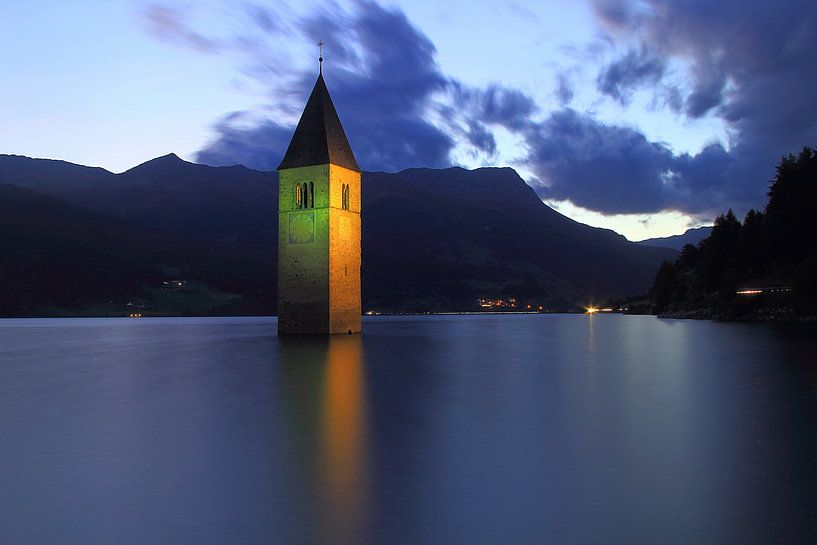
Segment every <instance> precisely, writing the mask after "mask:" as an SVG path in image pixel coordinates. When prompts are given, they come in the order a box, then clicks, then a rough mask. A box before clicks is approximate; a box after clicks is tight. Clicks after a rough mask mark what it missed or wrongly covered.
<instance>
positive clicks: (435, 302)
mask: <svg viewBox="0 0 817 545" xmlns="http://www.w3.org/2000/svg"><path fill="white" fill-rule="evenodd" d="M0 183H3V184H11V185H14V186H20V187H23V188H26V189H29V190H32V191H35V192H37V193H40V194H42V195H36V194H34V193H28V198H29V199H30V201H27V202H24V203H21V204H19V208H20V209H21V210H22V211H25V210H26V209H27V208H30V207H32V206H34V203H33V201H36V200H37V198H41V199H46V198H48V197H46V195H47V196H50V197H51V198H52V199H53V198H59V199H62V200H61V201H55V200H52V201H49V202H50V206H54V207H57V208H60V210H62V212H61V213H59V214H56V215H55V216H54V219H53V220H52V221H46V220H45V219H44V220H43V227H42V230H41V231H38V233H39V235H40V237H39V238H35V239H31V240H29V241H27V242H26V243H25V244H24V246H25V245H26V244H27V245H29V246H30V247H35V248H36V247H41V248H43V252H44V255H47V254H48V253H49V252H52V251H55V249H54V245H53V244H51V243H50V240H51V238H50V235H49V233H50V232H52V231H53V232H55V233H56V232H59V231H66V230H68V231H71V230H75V229H78V228H77V227H76V226H75V225H74V223H72V222H73V221H75V220H76V221H79V220H80V218H82V221H84V222H87V223H88V224H89V226H88V228H87V229H85V230H82V229H78V230H77V238H78V239H82V240H83V242H82V244H83V247H84V248H94V244H95V242H94V241H95V240H97V239H98V235H97V234H93V233H99V232H106V233H108V235H107V236H114V235H113V234H112V233H111V232H112V231H113V232H118V233H119V234H121V235H122V236H127V237H128V240H130V241H131V242H132V244H125V243H124V242H121V243H113V242H111V244H110V252H114V253H115V250H116V248H119V249H120V251H121V253H122V255H121V256H118V257H116V259H113V258H112V261H111V262H116V263H122V264H128V263H134V262H135V261H138V262H139V263H146V264H147V265H146V267H148V268H149V267H156V268H157V269H159V268H161V267H165V270H166V268H167V266H169V265H172V266H174V267H176V268H181V269H183V270H184V271H185V274H186V275H187V277H189V278H190V279H193V280H198V281H201V282H205V283H207V284H210V285H213V286H215V287H217V288H219V289H224V290H226V291H232V292H234V293H239V294H242V295H243V296H244V301H243V302H242V303H241V305H243V307H241V305H239V307H241V308H236V312H239V311H245V310H247V309H254V311H260V310H259V309H261V310H264V309H266V311H269V312H271V311H273V310H274V308H272V306H270V304H271V301H274V292H275V278H276V276H275V275H276V263H275V262H276V259H277V249H276V244H277V221H276V210H277V196H278V194H277V173H275V172H258V171H253V170H250V169H247V168H245V167H242V166H233V167H209V166H204V165H197V164H192V163H188V162H185V161H183V160H181V159H179V158H178V157H176V156H175V155H172V154H171V155H167V156H164V157H159V158H157V159H154V160H152V161H148V162H147V163H144V164H142V165H139V166H137V167H135V168H133V169H131V170H129V171H127V172H124V173H122V174H113V173H110V172H108V171H105V170H104V169H98V168H89V167H81V166H78V165H72V164H70V163H65V162H61V161H50V160H42V159H28V158H23V157H16V156H2V155H0ZM66 201H67V202H66ZM9 202H11V201H9ZM44 202H45V201H44ZM69 203H70V204H69ZM66 206H72V208H71V209H70V211H67V209H66V208H65V207H66ZM43 215H44V216H48V213H46V212H43ZM72 218H74V219H72ZM69 220H70V221H69ZM15 221H17V222H20V225H21V228H22V227H24V226H25V224H26V223H32V222H37V221H39V219H38V218H37V217H36V215H26V214H19V215H17V216H14V218H10V219H9V220H8V221H7V224H8V228H9V230H10V232H14V229H15V228H14V225H13V224H14V222H15ZM112 222H113V223H112ZM91 224H93V225H95V226H96V229H97V231H93V230H92V229H91V228H90V227H91V226H92V225H91ZM55 236H56V235H55ZM140 240H144V241H149V244H148V248H145V247H144V246H139V245H138V244H137V242H140ZM77 243H79V241H77ZM134 245H135V246H134ZM105 248H106V249H105V251H108V250H107V247H105ZM161 250H165V251H164V253H162V251H161ZM100 251H102V249H100ZM145 251H149V255H145V254H144V252H145ZM150 252H152V253H150ZM175 254H178V255H175ZM675 255H677V254H676V253H675V252H673V251H672V250H668V249H663V248H652V247H647V246H641V245H638V244H635V243H631V242H628V241H627V240H626V239H625V238H624V237H622V236H620V235H617V234H616V233H614V232H612V231H609V230H605V229H597V228H592V227H589V226H586V225H583V224H580V223H577V222H575V221H573V220H570V219H568V218H567V217H565V216H562V215H561V214H559V213H557V212H556V211H554V210H552V209H551V208H549V207H547V206H546V205H545V204H544V203H542V201H541V200H540V199H539V198H538V197H537V196H536V195H535V193H534V192H533V190H532V189H531V188H530V187H529V186H527V185H526V184H525V183H524V181H523V180H522V179H521V178H520V177H519V176H518V175H517V174H516V172H514V171H513V170H512V169H509V168H484V169H477V170H474V171H468V170H464V169H461V168H451V169H445V170H431V169H409V170H406V171H403V172H400V173H396V174H389V173H364V178H363V297H364V307H365V308H374V309H378V310H384V311H395V310H450V309H466V308H471V307H472V305H473V302H474V300H475V299H476V298H478V297H495V296H506V297H517V298H519V299H524V300H529V301H530V302H532V303H536V304H543V305H548V306H550V307H568V306H572V305H574V304H575V303H577V302H579V301H586V300H587V299H591V298H592V299H599V298H603V297H608V296H622V295H627V294H637V293H641V292H644V291H645V290H646V289H647V288H648V287H649V284H650V281H651V280H652V278H653V275H654V271H655V270H656V268H657V267H658V264H660V263H661V262H662V261H664V260H666V259H672V258H673V257H674V256H675ZM117 260H118V261H117ZM174 260H175V261H174ZM12 261H14V260H13V259H12ZM180 261H183V263H181V265H179V262H180ZM174 262H175V264H174ZM123 266H125V265H123ZM100 267H102V268H103V269H104V267H103V266H102V264H100ZM45 268H46V269H47V267H45ZM69 268H70V267H69ZM146 270H147V269H146ZM121 273H122V269H121V268H113V269H111V270H110V271H109V274H110V275H119V274H121ZM66 274H67V273H66ZM151 274H152V273H151ZM72 278H73V277H72ZM139 278H140V280H139V282H137V283H138V284H140V286H141V287H142V288H143V289H144V288H146V287H148V285H149V284H150V283H151V282H154V281H155V279H156V277H155V276H150V275H148V274H147V273H145V276H144V277H141V276H140V277H139ZM60 285H61V286H62V288H61V290H63V291H65V292H66V293H67V292H70V291H71V287H70V286H71V284H70V283H67V284H60ZM122 289H123V290H125V289H128V290H133V289H136V288H135V287H134V286H133V285H129V286H128V287H127V288H126V287H124V286H123V287H122ZM91 291H92V290H91ZM82 293H83V295H82V296H81V297H80V296H77V297H78V298H77V299H76V300H72V301H73V303H72V304H74V305H75V306H76V305H79V304H80V303H81V301H87V300H90V299H93V297H92V293H91V292H90V291H88V292H86V291H83V292H82ZM106 293H107V292H106ZM52 295H53V294H52ZM100 296H101V294H100ZM55 304H56V303H55Z"/></svg>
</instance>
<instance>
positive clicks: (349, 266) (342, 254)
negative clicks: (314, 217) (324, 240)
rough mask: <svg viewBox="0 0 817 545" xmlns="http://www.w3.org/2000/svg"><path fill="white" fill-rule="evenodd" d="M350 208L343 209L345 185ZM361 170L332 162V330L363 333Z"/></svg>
mask: <svg viewBox="0 0 817 545" xmlns="http://www.w3.org/2000/svg"><path fill="white" fill-rule="evenodd" d="M344 185H348V186H349V208H348V210H344V209H343V187H344ZM360 190H361V185H360V173H359V172H355V171H353V170H349V169H346V168H343V167H339V166H336V165H329V207H330V212H329V302H330V304H329V332H330V333H348V332H350V331H351V332H352V333H360V331H361V313H362V308H361V297H360V255H361V247H360V240H361V236H360V204H361V200H360V197H361V194H360Z"/></svg>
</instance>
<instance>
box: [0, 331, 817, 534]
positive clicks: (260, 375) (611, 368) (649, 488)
mask: <svg viewBox="0 0 817 545" xmlns="http://www.w3.org/2000/svg"><path fill="white" fill-rule="evenodd" d="M275 328H276V324H275V319H274V318H219V319H141V320H128V319H76V320H0V543H2V544H13V545H27V544H52V543H60V544H71V545H73V544H78V545H79V544H81V545H95V544H99V545H116V544H126V545H130V544H133V545H163V544H167V545H187V544H189V545H207V544H219V545H221V544H224V545H228V544H230V545H232V544H240V545H253V544H329V545H335V544H377V545H389V544H397V545H401V544H406V545H419V544H426V545H432V544H446V545H448V544H468V545H475V544H477V545H478V544H497V545H500V544H502V545H506V544H537V545H538V544H543V543H554V544H580V543H581V544H596V543H598V544H622V545H625V544H626V545H633V544H650V545H654V544H681V543H683V544H704V543H706V544H730V545H731V544H751V543H763V544H766V543H775V544H779V543H814V542H815V540H817V433H815V423H817V361H815V360H817V357H815V354H817V340H815V337H814V336H813V334H812V333H810V332H808V331H803V330H796V329H790V328H781V327H772V326H768V325H754V324H721V323H710V322H694V321H671V320H658V319H655V318H652V317H636V316H632V317H630V316H592V317H591V316H578V315H576V316H574V315H527V316H450V317H449V316H438V317H395V318H376V319H369V320H367V321H365V323H364V329H365V333H364V335H363V336H362V337H339V338H333V339H331V340H328V339H286V340H280V339H278V338H277V337H276V335H275Z"/></svg>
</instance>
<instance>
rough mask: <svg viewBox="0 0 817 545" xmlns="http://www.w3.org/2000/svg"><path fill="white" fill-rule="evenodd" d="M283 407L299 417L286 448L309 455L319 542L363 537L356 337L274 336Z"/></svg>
mask: <svg viewBox="0 0 817 545" xmlns="http://www.w3.org/2000/svg"><path fill="white" fill-rule="evenodd" d="M279 346H280V358H279V361H280V362H281V373H282V377H281V378H282V381H283V382H282V386H283V391H284V392H287V395H286V396H285V397H284V398H283V402H284V404H285V407H283V409H284V412H286V413H287V414H289V415H290V417H291V418H293V419H294V420H293V421H294V422H297V423H299V426H298V427H299V429H298V430H296V431H295V434H294V436H295V441H293V443H292V444H291V445H290V446H291V447H292V451H291V452H290V453H289V454H290V456H292V457H293V458H298V459H301V460H303V459H311V460H310V463H309V464H308V465H307V466H306V467H305V469H306V470H307V471H308V472H309V473H310V474H309V475H304V476H303V479H302V480H301V482H311V483H314V486H315V487H316V488H315V490H313V491H312V498H313V502H310V503H312V504H313V505H312V507H313V508H314V511H313V513H317V514H318V516H319V517H320V520H317V521H314V522H315V528H314V529H315V531H316V533H317V535H316V537H318V538H319V539H320V542H321V543H362V542H363V541H362V540H363V539H364V536H363V529H364V528H365V527H366V520H365V517H366V513H367V512H368V508H367V503H368V497H367V492H368V489H369V486H368V483H367V482H366V481H367V476H368V468H367V463H368V452H367V449H368V430H367V423H366V411H367V407H366V389H365V384H364V366H363V354H362V342H361V337H360V336H358V335H352V336H346V335H342V336H337V335H336V336H332V337H324V336H296V337H283V338H281V339H280V340H279Z"/></svg>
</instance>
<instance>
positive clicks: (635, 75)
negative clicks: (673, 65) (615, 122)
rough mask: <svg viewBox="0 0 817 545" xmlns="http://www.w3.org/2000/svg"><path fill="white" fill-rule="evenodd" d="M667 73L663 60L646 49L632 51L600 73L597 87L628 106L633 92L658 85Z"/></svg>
mask: <svg viewBox="0 0 817 545" xmlns="http://www.w3.org/2000/svg"><path fill="white" fill-rule="evenodd" d="M665 71H666V65H665V63H664V60H663V59H661V58H659V57H656V56H655V55H652V54H651V53H649V52H648V51H647V50H646V49H645V48H642V49H640V50H631V51H629V52H628V53H627V54H625V55H624V56H623V57H621V58H620V59H618V60H616V61H615V62H613V63H611V64H609V65H608V66H607V67H605V68H604V69H603V70H602V71H601V72H600V73H599V76H598V78H597V85H598V89H599V91H601V92H602V93H604V94H606V95H609V96H610V97H612V98H614V99H616V100H617V101H619V102H620V103H621V104H627V103H629V101H630V94H631V93H632V91H633V90H635V89H636V88H638V87H640V86H642V85H650V84H652V85H654V84H656V83H658V82H659V81H661V78H662V77H663V76H664V72H665Z"/></svg>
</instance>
